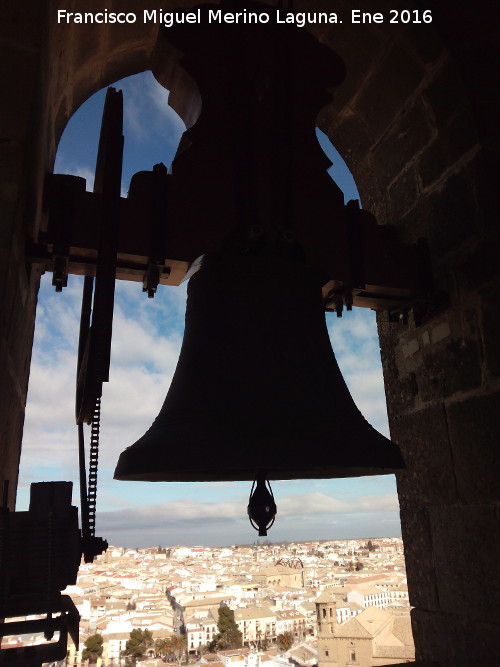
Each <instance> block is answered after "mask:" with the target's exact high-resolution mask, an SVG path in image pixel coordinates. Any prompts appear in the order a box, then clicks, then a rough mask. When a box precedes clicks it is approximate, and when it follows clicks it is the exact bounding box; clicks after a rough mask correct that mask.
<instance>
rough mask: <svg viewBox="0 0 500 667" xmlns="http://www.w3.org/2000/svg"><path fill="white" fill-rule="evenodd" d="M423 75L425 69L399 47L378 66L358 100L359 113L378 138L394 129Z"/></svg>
mask: <svg viewBox="0 0 500 667" xmlns="http://www.w3.org/2000/svg"><path fill="white" fill-rule="evenodd" d="M389 62H390V63H391V66H390V67H388V66H387V64H388V63H389ZM422 75H423V68H422V66H421V65H419V64H418V63H417V60H416V59H413V58H412V56H410V55H409V54H408V53H407V52H406V51H405V50H404V49H402V48H401V46H400V45H399V44H397V45H394V46H393V48H392V49H391V50H390V51H389V52H388V53H387V54H386V56H385V58H383V59H381V60H380V62H379V63H377V67H376V70H375V72H374V73H373V75H372V76H371V78H370V79H369V80H368V81H367V83H366V85H365V86H364V87H363V91H362V92H361V93H360V95H359V96H358V97H357V98H356V101H355V108H356V110H358V111H359V113H360V114H361V115H362V117H363V118H364V119H365V121H366V122H367V124H368V126H369V127H370V128H371V131H372V136H373V137H374V138H378V137H380V136H381V135H382V134H383V133H384V132H385V131H386V130H387V128H388V127H394V118H395V116H397V115H398V114H399V113H400V111H401V109H402V108H403V107H404V105H405V104H406V102H407V100H408V98H409V97H410V96H411V95H412V94H413V93H414V91H415V89H416V87H417V86H418V84H419V83H420V81H421V79H422Z"/></svg>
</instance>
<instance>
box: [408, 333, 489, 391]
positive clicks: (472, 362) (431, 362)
mask: <svg viewBox="0 0 500 667" xmlns="http://www.w3.org/2000/svg"><path fill="white" fill-rule="evenodd" d="M416 373H417V384H418V388H419V393H420V398H421V399H422V400H423V401H425V402H428V401H435V400H441V399H443V398H445V397H447V396H452V395H453V394H455V393H456V392H457V391H468V390H470V389H473V388H475V387H478V386H479V385H480V384H481V378H482V365H481V349H480V346H479V344H478V342H477V341H475V340H467V339H465V338H463V339H460V340H456V339H451V340H447V341H443V342H441V343H440V344H439V342H438V344H436V345H433V346H431V347H429V348H427V349H426V350H425V351H424V353H423V355H422V365H421V367H420V369H419V370H418V371H417V372H416Z"/></svg>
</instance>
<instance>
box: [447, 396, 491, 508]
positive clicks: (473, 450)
mask: <svg viewBox="0 0 500 667" xmlns="http://www.w3.org/2000/svg"><path fill="white" fill-rule="evenodd" d="M446 412H447V416H448V425H449V431H450V441H451V448H452V453H453V460H454V465H455V469H456V472H455V476H456V480H457V488H458V493H459V495H460V497H461V498H462V499H463V500H464V501H465V502H468V503H474V502H479V503H482V502H498V501H499V500H500V484H499V480H500V454H499V447H498V437H499V436H498V434H499V433H500V396H499V395H498V394H496V393H494V394H487V395H482V396H474V397H471V398H469V399H467V400H464V401H460V402H457V403H453V404H451V405H448V406H447V408H446Z"/></svg>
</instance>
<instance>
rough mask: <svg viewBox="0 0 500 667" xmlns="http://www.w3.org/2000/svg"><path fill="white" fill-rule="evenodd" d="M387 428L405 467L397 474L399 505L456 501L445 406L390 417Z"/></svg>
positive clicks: (403, 507)
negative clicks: (389, 428)
mask: <svg viewBox="0 0 500 667" xmlns="http://www.w3.org/2000/svg"><path fill="white" fill-rule="evenodd" d="M390 427H391V438H392V439H393V440H394V441H395V442H397V443H398V445H399V446H400V447H401V452H402V454H403V457H404V460H405V463H406V468H407V469H406V472H404V473H401V474H398V477H397V479H398V494H399V502H400V505H401V508H402V509H407V510H411V508H412V507H414V506H415V503H416V502H417V505H418V506H421V505H431V504H432V503H437V504H441V503H453V502H456V499H457V496H456V485H455V478H454V474H453V460H452V456H451V452H450V446H449V442H448V428H447V423H446V414H445V410H444V406H443V405H439V404H438V405H432V406H430V407H428V408H426V409H424V410H420V411H418V412H414V413H412V414H406V415H400V416H398V417H396V418H394V419H391V421H390ZM417 499H418V501H417Z"/></svg>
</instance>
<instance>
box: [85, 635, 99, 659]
mask: <svg viewBox="0 0 500 667" xmlns="http://www.w3.org/2000/svg"><path fill="white" fill-rule="evenodd" d="M102 651H103V647H102V635H98V634H96V635H90V637H89V638H88V639H87V641H86V642H85V648H84V649H83V651H82V660H88V661H89V664H91V665H95V663H96V662H97V658H100V657H101V655H102Z"/></svg>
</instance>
